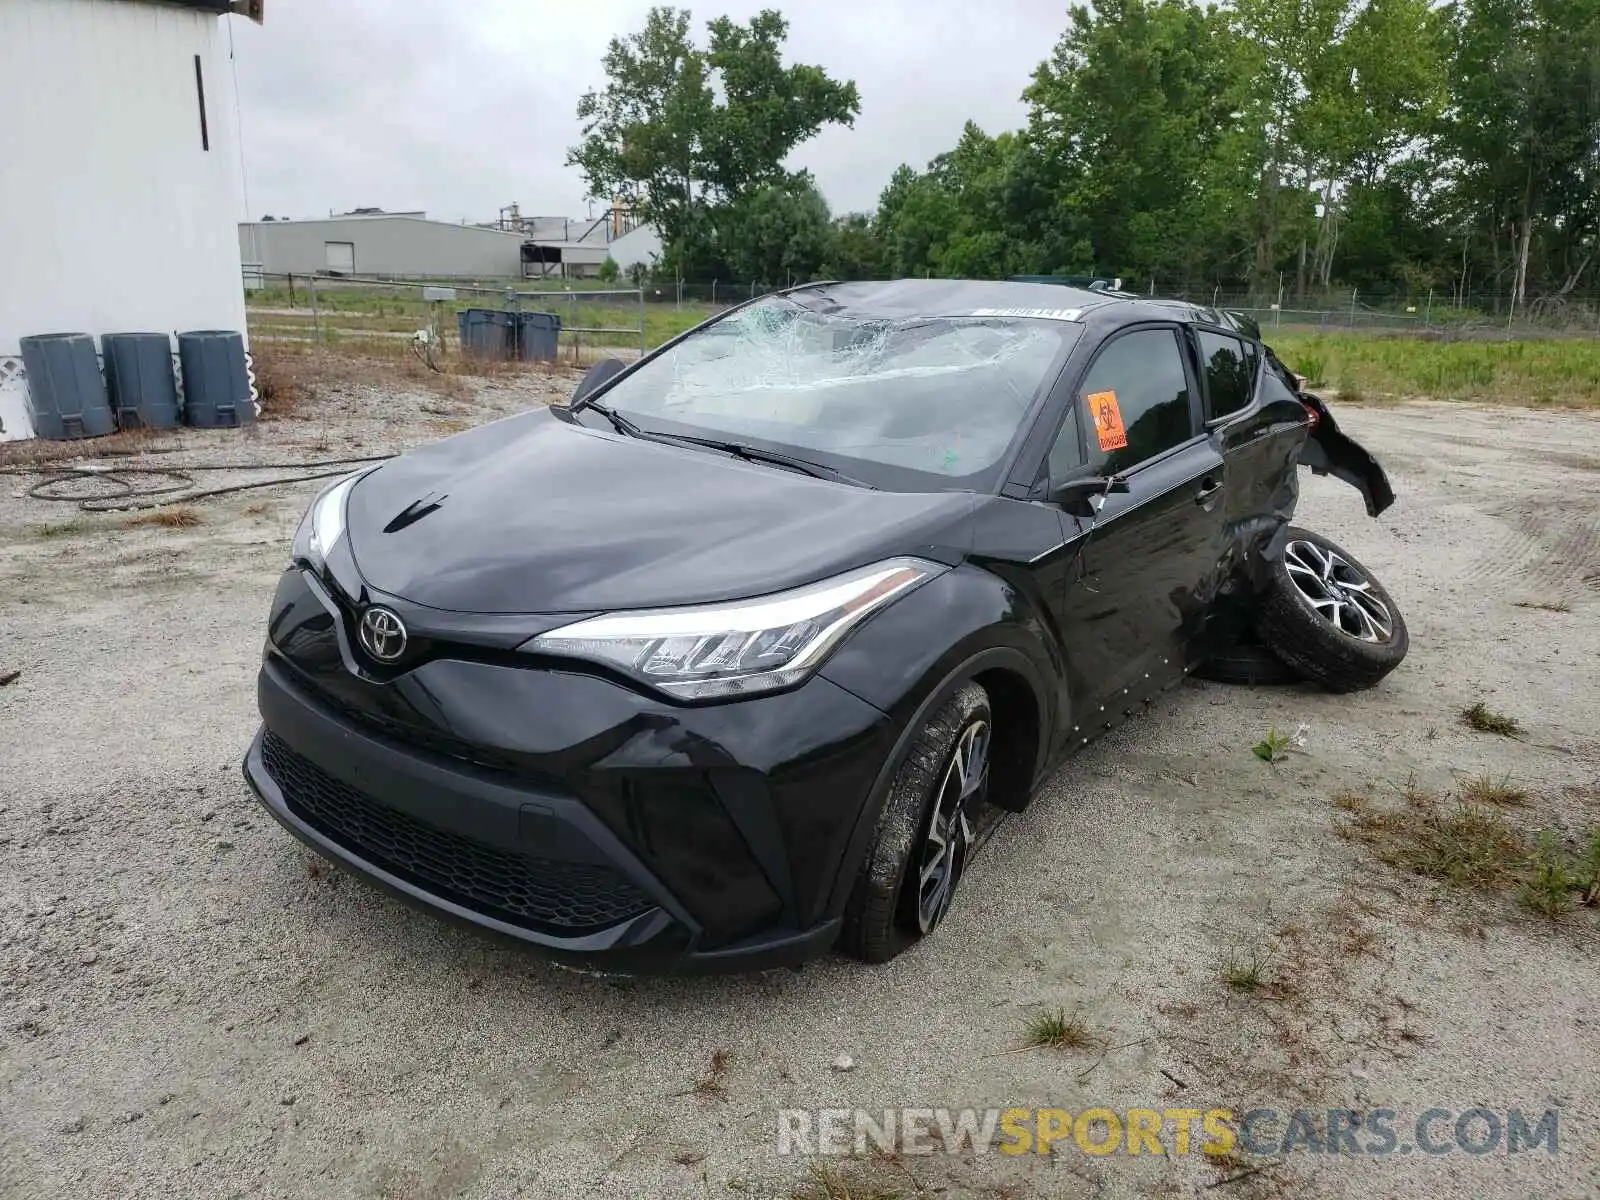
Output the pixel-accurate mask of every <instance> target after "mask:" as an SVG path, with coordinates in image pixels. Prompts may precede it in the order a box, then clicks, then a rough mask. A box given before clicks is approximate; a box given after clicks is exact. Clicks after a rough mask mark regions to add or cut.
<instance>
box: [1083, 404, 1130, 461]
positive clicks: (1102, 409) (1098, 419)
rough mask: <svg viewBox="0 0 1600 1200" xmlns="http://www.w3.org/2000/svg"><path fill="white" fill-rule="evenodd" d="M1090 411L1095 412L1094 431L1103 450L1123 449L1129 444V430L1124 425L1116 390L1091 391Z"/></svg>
mask: <svg viewBox="0 0 1600 1200" xmlns="http://www.w3.org/2000/svg"><path fill="white" fill-rule="evenodd" d="M1087 399H1088V401H1089V411H1090V412H1091V413H1093V414H1094V432H1095V436H1096V437H1097V438H1099V440H1100V449H1102V450H1121V449H1122V448H1123V447H1124V446H1126V445H1127V444H1128V431H1127V430H1126V429H1124V428H1123V427H1122V409H1121V408H1120V407H1119V406H1118V405H1117V394H1116V393H1115V392H1090V393H1089V395H1088V397H1087Z"/></svg>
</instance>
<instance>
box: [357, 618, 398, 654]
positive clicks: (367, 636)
mask: <svg viewBox="0 0 1600 1200" xmlns="http://www.w3.org/2000/svg"><path fill="white" fill-rule="evenodd" d="M361 648H362V649H363V650H365V651H366V652H367V653H368V654H370V655H372V657H373V658H375V659H377V660H378V661H379V662H386V663H390V662H394V661H395V660H396V659H398V658H399V657H400V656H401V655H402V654H404V653H405V652H406V627H405V624H404V623H403V622H402V621H401V620H400V617H399V615H398V614H396V613H394V612H391V611H390V610H389V609H387V608H369V609H367V611H366V612H365V613H363V614H362V617H361Z"/></svg>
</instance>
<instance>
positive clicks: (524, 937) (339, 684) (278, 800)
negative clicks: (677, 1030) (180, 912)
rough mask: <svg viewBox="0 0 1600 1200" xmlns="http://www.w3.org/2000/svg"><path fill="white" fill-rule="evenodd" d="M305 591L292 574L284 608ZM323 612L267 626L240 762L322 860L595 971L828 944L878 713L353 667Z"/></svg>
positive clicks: (840, 699)
mask: <svg viewBox="0 0 1600 1200" xmlns="http://www.w3.org/2000/svg"><path fill="white" fill-rule="evenodd" d="M306 598H307V597H306V594H305V592H304V591H303V584H302V583H301V582H300V581H298V580H295V579H292V578H290V579H286V581H285V584H284V586H283V587H282V588H280V601H282V602H283V606H281V607H280V612H283V611H286V608H293V607H295V606H296V605H300V606H303V603H304V601H305V600H306ZM336 626H337V622H331V623H330V622H326V621H324V622H322V623H320V624H318V623H315V622H312V621H310V620H306V621H298V620H296V619H294V618H288V619H285V620H283V621H282V622H275V626H274V643H273V644H271V645H269V647H268V652H267V655H266V658H265V661H264V663H263V665H262V669H261V672H260V676H259V679H258V685H257V693H258V702H259V705H260V709H261V715H262V720H263V727H262V729H261V731H260V732H259V733H258V734H257V736H256V738H255V739H254V740H253V741H252V743H251V746H250V748H249V751H248V752H247V754H246V756H245V761H244V774H245V777H246V779H247V780H248V781H249V783H250V786H251V787H252V788H253V790H254V791H255V792H256V794H257V796H258V797H259V798H260V799H261V802H262V803H263V804H264V805H265V806H266V808H267V809H268V811H270V812H271V813H272V814H273V816H274V817H276V818H277V820H278V821H279V822H281V823H282V824H283V825H284V826H285V827H286V828H288V829H289V831H290V832H291V833H293V834H294V835H295V836H296V837H298V838H299V839H300V840H301V841H303V842H305V843H306V844H307V845H309V846H311V847H312V848H313V849H315V850H317V851H318V852H319V853H321V854H323V855H324V856H326V857H328V858H329V859H331V860H332V861H334V862H335V863H337V864H338V865H340V866H342V867H344V868H346V869H347V870H350V871H351V872H353V873H355V874H357V875H360V876H362V877H364V878H366V879H368V880H370V881H371V882H373V883H376V884H378V885H379V886H381V887H383V888H384V889H386V890H388V891H389V892H391V893H393V894H394V895H396V896H399V897H400V898H402V899H404V900H407V901H410V902H412V903H414V904H418V905H421V906H423V907H425V908H427V909H429V910H431V911H433V912H436V913H438V914H440V915H443V916H446V917H449V918H453V919H456V920H458V921H464V922H467V923H469V924H471V925H474V926H476V927H478V928H480V929H484V930H487V931H489V932H492V933H495V934H498V935H502V936H505V937H509V938H513V939H515V940H517V941H519V942H521V943H523V944H525V945H528V946H530V947H533V948H535V949H537V950H539V951H540V952H542V953H544V954H547V955H549V956H551V957H554V958H557V959H561V960H564V961H566V962H569V963H572V964H574V965H581V966H585V967H588V968H591V969H597V970H608V971H618V972H626V973H665V972H680V971H682V972H696V971H718V970H756V969H764V968H769V967H777V966H786V965H796V964H798V963H801V962H804V961H806V960H807V959H810V958H813V957H815V956H816V955H818V954H820V953H822V952H823V951H825V950H826V949H827V948H828V947H829V946H830V945H831V944H832V943H833V941H834V939H835V938H836V936H837V933H838V928H839V920H838V917H839V912H840V910H841V908H842V903H841V900H842V897H843V895H844V894H846V889H845V887H844V886H842V885H845V884H847V883H848V878H849V877H850V873H853V864H848V863H846V861H845V860H846V859H847V858H848V854H847V853H846V847H848V846H850V845H852V844H853V842H852V834H853V833H854V832H855V830H856V828H857V825H858V822H859V820H860V816H861V813H862V810H863V806H864V805H865V804H866V801H867V798H868V795H869V793H870V791H871V787H872V782H873V780H874V779H875V778H876V777H877V775H878V773H879V771H880V769H881V767H882V765H883V763H884V761H885V759H886V756H887V754H888V750H889V746H890V743H891V742H892V740H893V739H892V737H891V731H890V725H889V721H888V718H886V717H885V716H884V715H883V714H882V713H881V712H879V711H878V710H877V709H875V708H873V707H872V706H870V705H867V704H865V703H864V702H862V701H859V700H857V699H856V698H855V697H853V696H851V695H850V694H849V693H848V692H844V691H842V690H841V689H839V688H837V687H836V686H835V685H833V684H831V683H829V682H827V681H826V680H823V679H820V678H818V679H814V680H812V681H811V682H810V683H808V684H807V685H805V686H804V687H803V688H801V689H799V690H797V691H795V692H792V693H786V694H781V695H777V696H770V697H762V698H754V699H751V700H749V701H744V702H740V703H737V704H730V705H717V706H708V707H700V708H680V707H675V706H672V705H669V704H665V703H663V702H661V701H658V700H654V699H651V698H649V697H646V696H643V695H641V694H639V693H638V692H635V691H633V690H631V689H629V688H626V687H624V686H621V685H619V684H617V683H614V682H610V681H606V680H601V679H596V678H592V677H584V676H578V675H570V674H564V673H558V672H551V671H547V670H541V669H537V668H519V667H516V666H508V665H503V664H500V663H493V662H479V661H465V660H461V659H453V658H447V657H446V658H438V659H434V660H432V661H429V662H426V663H423V664H421V665H419V666H418V667H416V669H414V670H412V671H409V672H406V673H405V674H403V675H402V676H399V677H397V678H393V679H389V680H378V679H372V678H361V677H359V676H358V675H357V674H355V673H352V672H350V671H349V670H348V669H347V666H346V665H345V664H344V663H342V662H341V657H342V656H341V655H339V654H337V653H330V652H329V651H328V649H327V647H326V646H325V645H323V644H322V642H323V639H324V638H327V639H329V640H331V639H333V638H334V636H335V628H336ZM291 627H292V628H291ZM341 640H342V639H341ZM286 646H287V647H289V649H287V650H286V649H285V648H284V647H286ZM424 700H425V701H426V704H424V703H423V701H424ZM424 708H426V710H427V712H426V720H427V722H428V725H427V726H426V727H423V721H424V716H423V713H424ZM510 714H529V716H528V717H527V718H526V719H525V720H524V719H511V717H510ZM445 734H448V735H449V736H448V737H445V736H444V735H445ZM463 735H469V736H468V737H467V741H468V742H469V743H470V745H468V746H467V747H465V748H466V749H469V750H470V753H463V752H462V751H463V749H464V747H463V745H462V741H461V739H462V737H463Z"/></svg>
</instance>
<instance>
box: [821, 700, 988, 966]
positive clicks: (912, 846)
mask: <svg viewBox="0 0 1600 1200" xmlns="http://www.w3.org/2000/svg"><path fill="white" fill-rule="evenodd" d="M993 726H994V719H993V717H992V715H991V714H990V710H989V696H988V693H987V692H985V691H984V690H983V688H982V687H981V686H980V685H979V684H976V683H971V682H968V683H965V684H963V685H962V686H961V687H960V688H959V689H958V690H957V691H956V694H955V695H954V696H952V697H950V699H949V700H948V701H946V702H945V704H944V705H943V706H942V707H941V708H940V709H939V710H938V711H937V712H936V713H934V715H933V716H932V717H930V718H929V719H928V720H927V721H926V722H925V723H924V725H923V726H922V728H921V729H920V730H919V731H918V732H917V735H916V737H915V738H914V739H913V741H912V743H911V749H910V751H909V752H908V753H907V755H906V758H905V761H904V762H903V763H901V764H900V769H899V770H898V771H897V772H896V773H895V777H894V779H893V781H892V782H891V783H890V784H889V796H888V799H887V800H886V801H885V803H884V806H883V812H882V813H881V814H880V815H879V817H878V827H877V830H876V832H875V833H874V835H873V839H872V846H871V848H870V849H869V850H868V851H867V856H866V859H865V860H864V861H863V862H862V864H861V874H860V875H859V876H857V878H856V884H855V888H854V890H853V891H852V892H851V893H850V900H849V902H848V903H847V904H846V905H845V912H844V927H843V929H842V930H841V931H840V934H839V942H838V948H839V949H840V950H841V951H843V952H844V953H845V954H848V955H850V956H851V957H852V958H859V959H861V960H862V961H863V962H871V963H881V962H888V961H889V960H890V959H891V958H893V957H895V955H897V954H899V953H900V952H901V951H903V950H905V949H906V948H907V947H909V946H911V945H912V944H914V943H915V942H917V941H919V940H921V938H923V937H924V936H926V934H928V933H931V932H932V931H933V928H934V927H936V926H937V924H938V923H939V921H940V920H942V919H943V917H944V915H945V913H946V912H948V911H949V897H951V896H953V895H954V892H955V890H956V887H957V886H958V885H959V883H960V882H961V873H962V871H963V870H964V869H965V867H966V858H967V855H968V854H969V853H970V852H971V830H970V827H967V828H963V826H962V824H961V823H960V822H959V821H956V822H951V824H952V825H954V826H955V830H956V832H957V833H958V834H959V838H957V837H952V838H950V839H948V843H947V844H951V845H950V849H949V850H947V851H944V852H943V853H946V854H949V855H951V861H950V864H949V869H950V873H951V875H952V878H951V879H950V883H949V887H948V889H947V891H946V892H945V893H944V902H943V906H942V908H940V909H939V910H938V912H937V915H936V916H934V918H933V921H932V923H931V924H930V923H929V922H928V921H927V920H926V916H927V914H926V913H924V912H923V911H922V909H923V901H924V897H923V894H922V889H921V887H920V886H919V876H920V875H921V873H922V868H923V867H924V865H925V861H924V860H925V856H926V855H930V854H934V853H936V851H937V850H938V848H937V847H936V846H935V845H934V844H933V842H932V840H931V839H930V836H929V835H930V832H931V831H932V827H933V822H934V817H935V814H936V812H937V811H938V804H939V802H940V800H941V793H942V792H944V790H945V785H946V784H947V782H948V778H949V775H950V772H951V770H952V768H953V767H954V766H955V763H954V759H955V755H956V750H957V748H958V746H965V747H967V748H969V749H970V748H971V743H970V742H969V741H968V738H969V736H970V733H969V731H972V730H974V728H975V727H978V728H980V729H981V730H982V731H983V733H982V736H983V738H984V742H983V747H982V760H981V763H980V770H979V774H980V776H981V783H980V784H979V785H978V787H977V789H976V791H975V792H973V793H971V794H969V795H968V796H967V797H966V798H965V800H962V801H960V802H959V806H960V808H961V809H962V811H963V813H964V815H966V816H967V817H969V818H970V822H969V825H970V824H975V823H976V821H977V817H978V811H977V810H978V809H979V808H980V807H981V806H982V804H983V802H984V799H985V796H986V794H987V791H988V747H989V745H990V737H991V735H992V733H993ZM958 840H959V842H960V843H961V844H960V845H959V846H956V845H954V844H953V843H956V842H957V841H958ZM914 864H915V865H914Z"/></svg>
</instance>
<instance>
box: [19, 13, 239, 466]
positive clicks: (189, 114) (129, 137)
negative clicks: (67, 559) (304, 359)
mask: <svg viewBox="0 0 1600 1200" xmlns="http://www.w3.org/2000/svg"><path fill="white" fill-rule="evenodd" d="M232 11H241V12H253V14H254V15H257V16H259V12H260V8H259V4H256V5H255V6H254V7H253V8H252V6H251V5H250V4H248V3H245V2H241V3H239V4H238V5H234V4H230V3H229V2H228V0H0V47H3V48H4V49H3V51H0V54H3V66H0V179H3V180H4V183H3V186H0V280H3V281H4V284H3V286H0V422H3V423H4V431H3V432H0V438H14V437H19V436H28V435H30V434H31V432H32V431H31V427H27V428H25V426H26V425H27V409H26V405H25V396H24V391H23V389H24V388H25V387H26V380H25V378H23V374H22V369H21V366H22V364H21V358H20V353H21V348H20V345H19V340H20V339H21V338H23V337H25V336H28V335H30V334H40V333H89V334H93V335H96V336H97V337H98V335H100V334H104V333H121V332H146V331H162V332H168V333H172V332H176V331H184V330H192V329H237V330H240V331H241V332H243V331H244V328H245V310H244V293H243V289H242V287H241V285H240V274H239V244H238V238H237V236H236V233H235V223H236V221H237V219H238V215H239V212H240V210H241V204H240V201H239V184H240V166H239V152H238V148H237V143H236V140H235V131H234V111H233V82H232V77H231V75H230V73H229V61H228V51H227V31H226V30H225V29H223V28H222V27H221V21H220V20H219V18H221V17H222V16H223V14H226V13H228V12H232ZM174 349H176V345H174Z"/></svg>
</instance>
